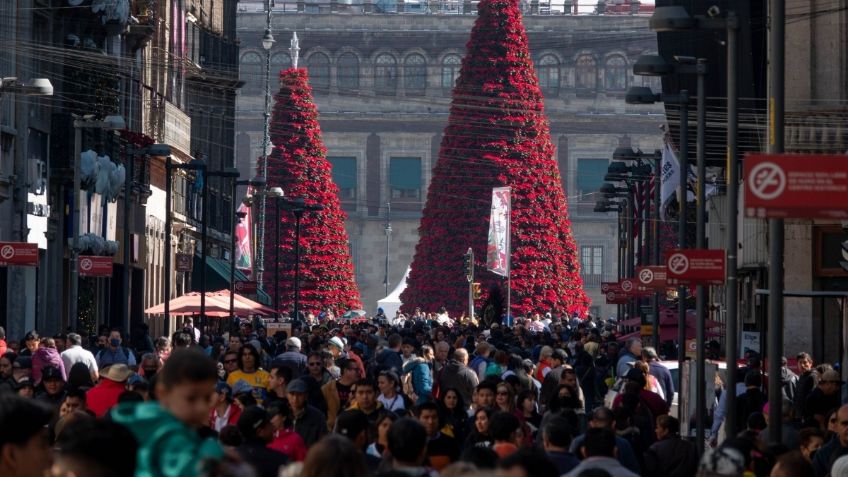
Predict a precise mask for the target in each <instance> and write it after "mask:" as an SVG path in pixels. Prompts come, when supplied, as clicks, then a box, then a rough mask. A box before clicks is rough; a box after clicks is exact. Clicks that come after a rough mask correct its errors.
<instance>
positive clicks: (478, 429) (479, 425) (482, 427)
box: [463, 407, 495, 449]
mask: <svg viewBox="0 0 848 477" xmlns="http://www.w3.org/2000/svg"><path fill="white" fill-rule="evenodd" d="M494 413H495V411H494V410H493V409H490V408H487V407H484V408H480V409H477V410H476V411H474V426H473V429H472V431H471V434H469V435H468V437H467V438H466V439H465V445H464V446H463V449H468V448H469V447H476V446H482V447H492V444H493V443H494V441H493V440H492V435H491V434H490V433H489V419H490V418H491V417H492V415H493V414H494Z"/></svg>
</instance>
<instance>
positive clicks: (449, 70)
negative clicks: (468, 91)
mask: <svg viewBox="0 0 848 477" xmlns="http://www.w3.org/2000/svg"><path fill="white" fill-rule="evenodd" d="M461 66H462V58H460V57H459V56H458V55H448V56H446V57H445V59H443V60H442V88H444V89H445V90H447V91H448V92H450V91H451V90H453V87H454V85H455V84H456V80H457V78H459V69H460V67H461Z"/></svg>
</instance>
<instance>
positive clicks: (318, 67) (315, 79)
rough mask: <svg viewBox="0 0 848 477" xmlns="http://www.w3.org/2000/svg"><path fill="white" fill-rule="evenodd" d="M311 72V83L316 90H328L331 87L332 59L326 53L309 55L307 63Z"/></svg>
mask: <svg viewBox="0 0 848 477" xmlns="http://www.w3.org/2000/svg"><path fill="white" fill-rule="evenodd" d="M306 64H307V66H306V67H307V69H308V70H309V82H310V83H312V87H314V88H322V89H327V88H329V87H330V58H328V57H327V55H325V54H324V53H313V54H311V55H309V60H308V61H307V62H306Z"/></svg>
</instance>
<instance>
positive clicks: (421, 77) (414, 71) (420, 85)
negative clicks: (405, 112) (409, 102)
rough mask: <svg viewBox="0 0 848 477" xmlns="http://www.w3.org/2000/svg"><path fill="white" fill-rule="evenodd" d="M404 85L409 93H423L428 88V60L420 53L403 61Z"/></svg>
mask: <svg viewBox="0 0 848 477" xmlns="http://www.w3.org/2000/svg"><path fill="white" fill-rule="evenodd" d="M403 87H404V89H405V90H406V94H408V95H423V94H424V92H425V91H424V90H425V89H427V60H426V59H424V57H423V56H421V55H419V54H414V55H409V56H407V57H406V59H405V60H404V61H403Z"/></svg>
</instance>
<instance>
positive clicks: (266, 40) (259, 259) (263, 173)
mask: <svg viewBox="0 0 848 477" xmlns="http://www.w3.org/2000/svg"><path fill="white" fill-rule="evenodd" d="M265 13H266V17H265V35H263V36H262V48H263V49H264V50H265V109H263V110H262V114H263V117H264V119H265V129H264V132H263V135H262V167H261V170H260V174H259V176H260V177H261V178H262V179H263V180H265V181H267V180H268V149H270V143H271V48H272V47H273V46H274V35H273V34H271V0H265ZM258 222H259V229H258V234H257V235H258V237H257V239H258V240H257V241H258V247H257V251H256V263H255V264H256V281H257V286H259V287H260V288H261V289H264V287H263V285H262V283H263V281H262V275H263V274H264V271H265V195H264V194H261V195H260V197H259V220H258Z"/></svg>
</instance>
